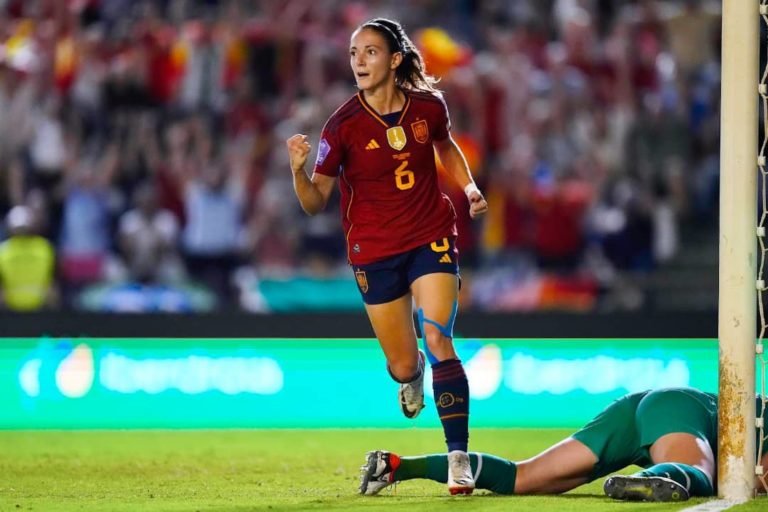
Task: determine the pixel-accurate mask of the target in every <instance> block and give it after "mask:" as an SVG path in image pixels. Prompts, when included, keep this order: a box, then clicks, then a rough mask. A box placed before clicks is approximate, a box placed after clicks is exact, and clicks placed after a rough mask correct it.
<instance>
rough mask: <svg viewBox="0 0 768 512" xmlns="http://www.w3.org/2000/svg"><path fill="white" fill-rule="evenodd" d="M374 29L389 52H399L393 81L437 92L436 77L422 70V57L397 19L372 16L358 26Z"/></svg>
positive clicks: (405, 87) (412, 87)
mask: <svg viewBox="0 0 768 512" xmlns="http://www.w3.org/2000/svg"><path fill="white" fill-rule="evenodd" d="M364 28H367V29H370V30H375V31H376V32H378V33H379V34H381V36H382V37H383V38H384V40H385V41H387V46H388V47H389V51H390V53H396V52H400V53H401V54H402V55H403V61H402V62H401V63H400V65H399V66H398V67H397V69H396V70H395V83H396V84H397V85H398V86H400V87H402V88H404V89H409V90H418V91H428V92H437V89H436V88H435V87H434V86H435V84H436V83H437V82H438V79H436V78H435V77H433V76H431V75H428V74H427V73H426V71H425V70H424V59H422V58H421V53H419V50H418V48H416V45H414V44H413V41H411V39H410V38H409V37H408V35H407V34H406V33H405V30H403V27H402V25H400V23H398V22H397V21H394V20H390V19H387V18H374V19H372V20H369V21H366V22H365V23H363V24H362V25H360V26H359V27H358V30H362V29H364Z"/></svg>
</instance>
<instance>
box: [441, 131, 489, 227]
mask: <svg viewBox="0 0 768 512" xmlns="http://www.w3.org/2000/svg"><path fill="white" fill-rule="evenodd" d="M434 144H435V149H437V154H438V156H439V157H440V161H441V162H442V163H443V167H445V170H446V171H447V172H448V174H449V175H450V176H451V178H453V180H454V181H455V182H456V183H457V184H458V185H459V186H460V187H461V188H462V189H464V192H465V193H466V194H467V199H468V200H469V216H470V217H472V218H473V219H476V218H478V217H479V216H481V215H482V214H484V213H485V212H486V211H488V203H487V201H486V200H485V198H484V197H483V194H482V193H481V192H480V190H479V189H478V188H477V185H475V181H474V180H473V179H472V173H471V172H470V170H469V165H468V164H467V159H466V158H464V154H463V153H462V152H461V149H459V146H458V145H456V142H455V141H454V140H453V137H451V136H450V135H449V136H448V138H446V139H445V140H441V141H435V143H434Z"/></svg>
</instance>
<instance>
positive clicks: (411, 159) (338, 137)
mask: <svg viewBox="0 0 768 512" xmlns="http://www.w3.org/2000/svg"><path fill="white" fill-rule="evenodd" d="M450 127H451V123H450V119H449V117H448V109H447V108H446V105H445V102H444V101H443V99H442V97H441V96H439V95H436V94H432V93H428V92H417V91H407V92H405V105H403V110H402V111H401V112H400V116H399V119H398V120H397V122H396V123H394V124H392V125H390V124H389V123H387V122H386V121H385V120H384V119H382V118H381V116H379V115H378V114H377V113H376V111H375V110H373V108H371V106H370V105H368V103H366V101H365V98H364V97H363V93H362V92H359V93H358V94H356V95H355V96H353V97H352V98H350V99H349V100H348V101H347V102H346V103H344V105H342V106H341V107H339V109H338V110H336V112H334V113H333V115H332V116H331V117H330V119H328V121H327V122H326V123H325V126H324V127H323V132H322V135H321V138H320V144H319V146H318V150H317V161H316V162H315V169H314V172H317V173H320V174H324V175H326V176H331V177H334V178H335V177H340V178H341V179H340V180H339V189H340V190H341V214H342V223H343V225H344V232H345V234H346V237H347V255H348V259H349V262H350V263H351V264H353V265H366V264H368V263H373V262H375V261H379V260H381V259H384V258H387V257H390V256H393V255H395V254H400V253H403V252H406V251H409V250H411V249H413V248H415V247H418V246H420V245H424V244H427V243H430V242H434V241H435V240H439V239H441V238H444V237H449V236H456V212H455V211H454V209H453V205H452V204H451V202H450V200H449V199H448V197H447V196H446V195H445V194H443V193H441V192H440V189H439V188H438V183H437V169H436V168H435V152H434V149H433V147H432V142H433V141H441V140H445V139H446V138H447V137H448V135H449V133H448V132H449V130H450Z"/></svg>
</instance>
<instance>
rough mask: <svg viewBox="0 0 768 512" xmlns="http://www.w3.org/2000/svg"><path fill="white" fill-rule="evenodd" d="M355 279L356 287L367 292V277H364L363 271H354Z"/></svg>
mask: <svg viewBox="0 0 768 512" xmlns="http://www.w3.org/2000/svg"><path fill="white" fill-rule="evenodd" d="M355 279H357V286H359V287H360V291H361V292H363V293H366V292H368V277H367V276H366V275H365V270H355Z"/></svg>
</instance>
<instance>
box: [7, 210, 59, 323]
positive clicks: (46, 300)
mask: <svg viewBox="0 0 768 512" xmlns="http://www.w3.org/2000/svg"><path fill="white" fill-rule="evenodd" d="M6 225H7V229H8V234H9V238H8V239H7V240H5V241H4V242H2V243H0V289H2V299H3V304H4V305H5V307H7V308H8V309H10V310H13V311H35V310H38V309H42V308H44V307H53V306H55V305H56V304H57V301H58V295H57V290H56V285H55V283H54V279H53V277H54V273H55V260H56V256H55V253H54V250H53V245H52V244H51V243H50V242H49V241H48V240H46V239H45V238H43V237H41V236H39V235H37V234H36V231H37V229H36V219H35V216H34V211H33V210H32V209H30V208H29V207H27V206H16V207H14V208H13V209H12V210H11V211H10V212H9V213H8V215H7V217H6Z"/></svg>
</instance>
